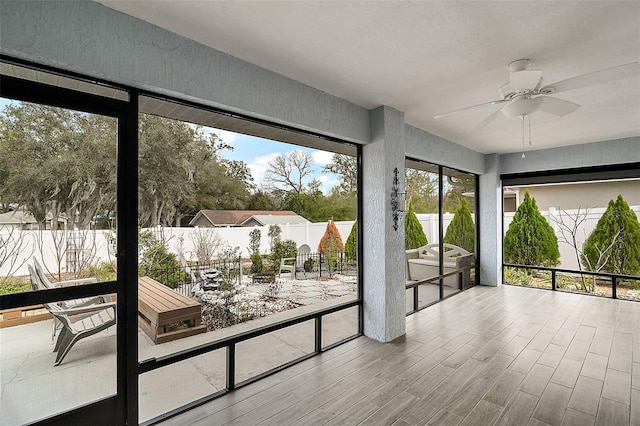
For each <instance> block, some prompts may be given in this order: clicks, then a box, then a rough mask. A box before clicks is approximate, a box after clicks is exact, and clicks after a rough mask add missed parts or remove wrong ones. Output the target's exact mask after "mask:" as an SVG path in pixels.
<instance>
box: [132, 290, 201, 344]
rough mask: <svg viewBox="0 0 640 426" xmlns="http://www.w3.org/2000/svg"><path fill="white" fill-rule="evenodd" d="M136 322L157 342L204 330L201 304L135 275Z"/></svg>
mask: <svg viewBox="0 0 640 426" xmlns="http://www.w3.org/2000/svg"><path fill="white" fill-rule="evenodd" d="M138 324H139V325H140V328H142V329H143V330H144V331H145V333H147V334H148V335H149V337H151V340H153V341H154V342H155V343H156V344H158V343H164V342H169V341H171V340H175V339H180V338H182V337H187V336H192V335H194V334H198V333H204V332H205V331H206V326H205V325H202V315H201V308H200V303H198V302H196V301H195V300H192V299H189V298H188V297H186V296H183V295H181V294H179V293H178V292H176V291H174V290H172V289H170V288H169V287H167V286H165V285H163V284H162V283H159V282H158V281H156V280H154V279H153V278H149V277H139V278H138Z"/></svg>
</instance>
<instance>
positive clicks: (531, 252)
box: [504, 191, 560, 267]
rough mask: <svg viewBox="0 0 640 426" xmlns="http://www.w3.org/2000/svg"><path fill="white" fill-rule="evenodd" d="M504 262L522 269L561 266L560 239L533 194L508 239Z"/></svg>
mask: <svg viewBox="0 0 640 426" xmlns="http://www.w3.org/2000/svg"><path fill="white" fill-rule="evenodd" d="M504 259H505V262H506V263H515V264H519V265H534V266H547V267H549V266H557V265H558V264H559V263H560V250H559V249H558V237H556V234H555V232H554V231H553V228H552V227H551V225H549V222H547V220H546V219H545V218H544V217H543V216H542V214H540V210H538V205H537V204H536V199H535V198H532V197H531V196H530V195H529V191H527V192H526V193H525V195H524V201H523V202H522V204H520V206H519V207H518V210H517V211H516V214H515V215H514V216H513V221H512V222H511V224H510V225H509V229H508V230H507V233H506V235H505V237H504Z"/></svg>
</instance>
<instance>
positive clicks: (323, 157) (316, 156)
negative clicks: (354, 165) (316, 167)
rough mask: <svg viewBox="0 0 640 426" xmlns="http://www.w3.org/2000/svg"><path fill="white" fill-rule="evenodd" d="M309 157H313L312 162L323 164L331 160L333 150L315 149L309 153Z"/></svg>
mask: <svg viewBox="0 0 640 426" xmlns="http://www.w3.org/2000/svg"><path fill="white" fill-rule="evenodd" d="M311 158H312V159H313V162H314V163H318V164H321V165H323V166H324V165H326V164H329V163H330V162H331V159H332V158H333V152H327V151H316V152H314V153H313V154H311Z"/></svg>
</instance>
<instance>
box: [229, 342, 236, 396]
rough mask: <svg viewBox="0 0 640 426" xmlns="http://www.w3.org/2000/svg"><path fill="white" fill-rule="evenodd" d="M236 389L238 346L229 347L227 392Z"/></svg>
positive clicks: (230, 345)
mask: <svg viewBox="0 0 640 426" xmlns="http://www.w3.org/2000/svg"><path fill="white" fill-rule="evenodd" d="M235 388H236V344H235V343H230V344H229V346H227V390H228V391H232V390H234V389H235Z"/></svg>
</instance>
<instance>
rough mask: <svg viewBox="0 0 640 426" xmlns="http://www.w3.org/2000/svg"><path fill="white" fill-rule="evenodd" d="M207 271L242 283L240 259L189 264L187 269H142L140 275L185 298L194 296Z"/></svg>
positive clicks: (236, 282)
mask: <svg viewBox="0 0 640 426" xmlns="http://www.w3.org/2000/svg"><path fill="white" fill-rule="evenodd" d="M207 271H219V272H221V273H222V274H223V275H224V277H225V279H226V280H228V281H231V282H233V283H234V284H236V285H239V284H241V283H242V274H243V271H242V262H241V259H240V258H237V259H226V260H220V261H213V262H210V263H199V262H193V263H189V264H188V265H187V266H186V267H182V266H176V267H163V268H148V269H141V270H140V274H143V275H148V276H150V277H151V278H153V279H154V280H156V281H158V282H160V283H162V284H164V285H166V286H167V287H171V288H172V289H174V290H175V291H177V292H178V293H180V294H182V295H184V296H192V290H193V288H194V287H195V286H196V285H197V284H199V283H201V282H202V281H204V276H203V275H204V274H205V273H206V272H207Z"/></svg>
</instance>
